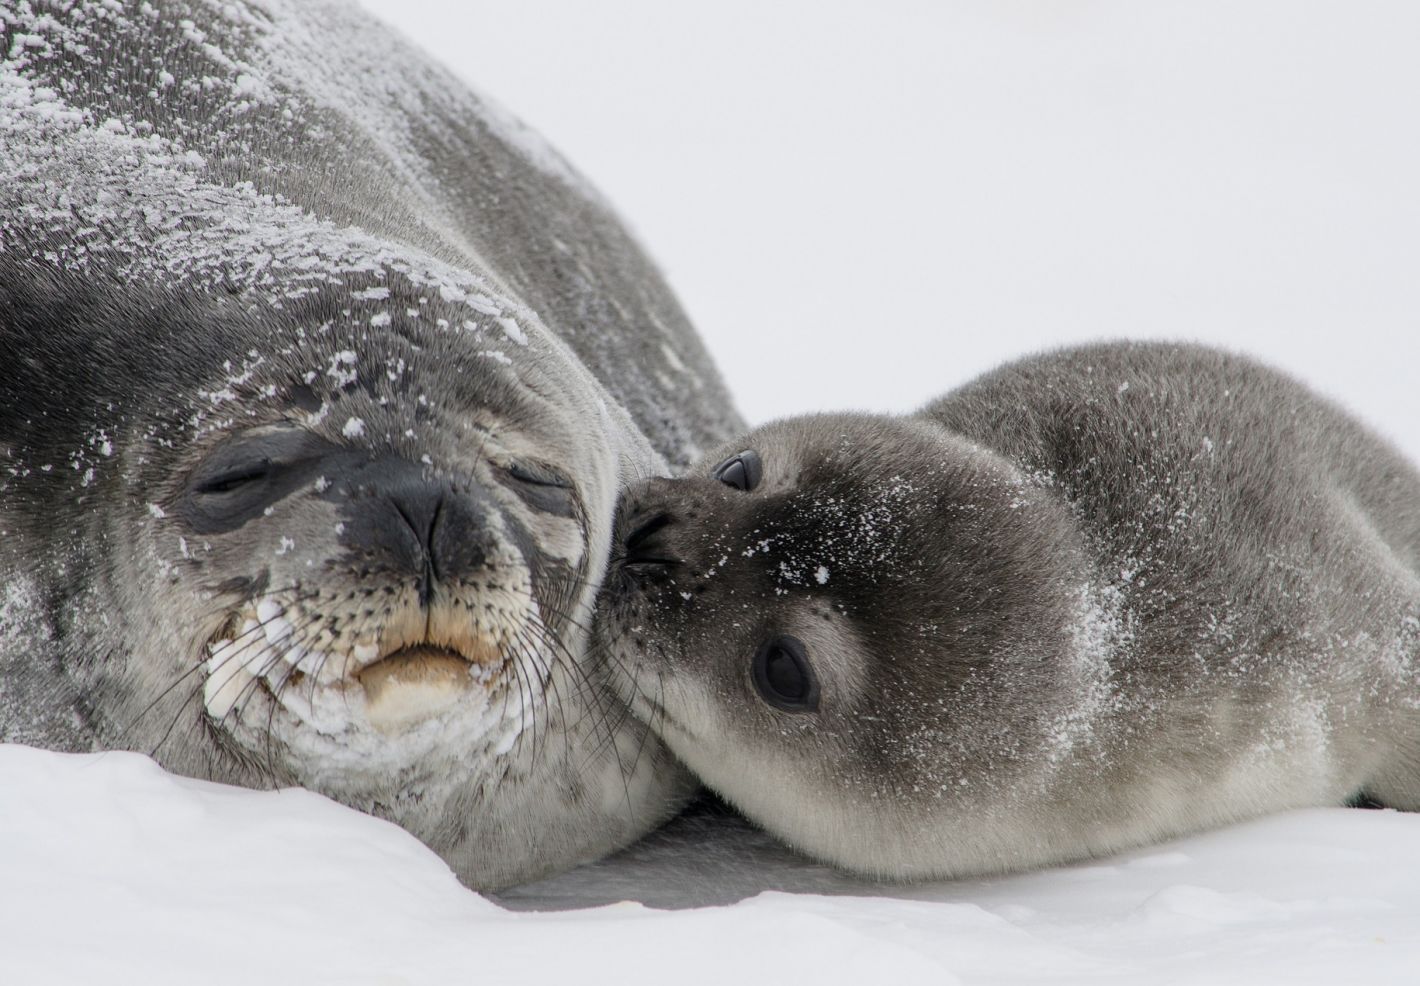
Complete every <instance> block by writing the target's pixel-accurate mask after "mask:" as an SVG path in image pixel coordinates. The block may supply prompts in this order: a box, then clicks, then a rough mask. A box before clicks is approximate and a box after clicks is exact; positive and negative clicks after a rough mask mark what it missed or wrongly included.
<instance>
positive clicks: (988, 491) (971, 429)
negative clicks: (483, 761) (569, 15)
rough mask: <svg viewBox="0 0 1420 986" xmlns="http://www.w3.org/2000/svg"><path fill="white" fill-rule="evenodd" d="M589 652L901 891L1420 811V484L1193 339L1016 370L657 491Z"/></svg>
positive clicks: (757, 444)
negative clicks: (1295, 817)
mask: <svg viewBox="0 0 1420 986" xmlns="http://www.w3.org/2000/svg"><path fill="white" fill-rule="evenodd" d="M619 532H620V533H619V534H618V544H619V557H618V558H617V560H616V562H615V563H614V566H613V570H614V575H613V576H612V577H610V578H609V579H608V580H607V583H606V587H605V590H604V593H603V596H602V599H601V601H600V603H599V622H598V626H599V641H600V643H601V645H602V646H603V647H605V648H606V650H607V652H608V658H607V660H608V664H609V666H610V667H611V668H612V669H613V672H614V675H615V678H616V680H617V683H618V685H617V687H618V688H619V690H620V691H621V693H622V694H623V696H624V698H625V699H626V701H627V702H628V703H629V704H630V705H631V707H632V708H633V709H634V711H635V712H636V714H637V715H638V716H640V717H641V718H643V719H644V720H645V721H646V722H647V723H649V724H651V725H652V726H653V727H654V729H655V730H656V731H657V733H659V735H660V736H661V737H662V738H663V739H664V740H665V741H666V743H667V744H668V745H669V746H670V748H671V749H672V751H674V753H675V754H676V755H677V756H678V757H680V758H681V760H683V761H684V762H685V763H686V765H687V766H689V767H690V768H691V769H692V770H693V771H695V772H696V773H697V774H698V775H699V776H700V777H701V778H702V779H703V780H704V782H705V783H706V784H707V785H708V786H709V787H711V788H712V789H714V790H715V791H717V792H719V793H720V794H721V795H722V796H724V797H725V798H726V799H727V800H729V801H730V802H732V803H733V804H734V805H735V806H737V807H738V808H740V809H741V810H743V811H744V812H745V814H746V815H748V816H749V817H750V818H751V819H752V820H754V821H756V822H758V823H760V824H761V825H763V826H765V827H766V828H767V829H769V830H770V831H771V832H773V833H775V834H777V835H778V836H779V837H780V838H782V839H784V840H785V841H786V842H787V843H789V844H790V845H791V846H793V847H796V848H798V849H800V850H802V851H803V852H805V853H807V854H809V855H811V856H814V857H817V858H819V859H822V860H826V861H828V862H831V863H834V864H837V865H839V866H842V867H846V868H850V869H853V870H856V871H859V872H861V873H865V874H870V875H872V876H875V877H880V878H890V879H895V880H920V879H928V878H940V877H958V876H965V875H968V874H981V873H992V872H1002V871H1008V870H1020V869H1024V868H1029V867H1037V866H1043V865H1047V864H1052V863H1059V862H1063V861H1067V860H1072V859H1080V858H1084V857H1090V856H1099V855H1104V854H1107V853H1111V852H1114V851H1117V850H1120V849H1124V848H1127V847H1131V846H1138V845H1141V844H1146V843H1150V842H1155V841H1157V840H1161V839H1166V838H1169V837H1171V836H1175V835H1179V834H1181V833H1187V832H1191V831H1195V830H1199V829H1204V828H1207V827H1210V826H1217V825H1222V824H1226V823H1228V822H1232V821H1236V820H1239V819H1243V818H1247V817H1250V816H1255V815H1258V814H1261V813H1264V812H1272V811H1279V810H1283V809H1287V808H1295V807H1303V806H1318V805H1339V804H1343V803H1346V802H1348V800H1351V799H1365V800H1369V801H1374V802H1377V803H1379V804H1382V805H1388V806H1391V807H1395V808H1400V809H1406V810H1415V809H1420V663H1417V658H1420V475H1417V473H1416V471H1415V470H1414V469H1413V468H1412V467H1411V466H1410V465H1409V464H1408V463H1407V462H1406V461H1404V460H1403V458H1402V457H1401V456H1400V455H1399V454H1398V453H1397V452H1396V451H1395V450H1394V449H1392V448H1391V447H1390V446H1389V445H1388V444H1387V443H1386V442H1385V441H1383V440H1382V439H1380V438H1378V437H1377V436H1376V435H1375V434H1373V433H1372V432H1370V431H1368V430H1367V429H1366V428H1365V427H1363V426H1362V425H1361V424H1359V423H1358V422H1356V421H1355V420H1354V419H1353V418H1351V417H1349V416H1348V415H1347V414H1346V413H1344V412H1343V411H1342V410H1340V409H1339V408H1337V407H1336V406H1334V405H1333V404H1330V403H1328V402H1327V401H1325V400H1323V399H1322V398H1320V397H1318V396H1317V395H1316V394H1314V393H1312V392H1311V391H1309V390H1307V389H1306V388H1305V387H1303V386H1301V385H1299V384H1298V383H1296V382H1294V381H1292V380H1290V379H1288V378H1287V377H1285V376H1283V375H1282V374H1280V373H1277V372H1275V371H1273V370H1270V369H1268V368H1266V367H1264V366H1261V365H1259V364H1257V363H1255V362H1253V361H1251V360H1248V359H1245V358H1241V357H1238V356H1234V355H1229V354H1226V353H1223V352H1218V351H1214V350H1210V349H1205V348H1196V347H1191V346H1171V345H1158V344H1116V345H1101V346H1095V347H1090V348H1080V349H1069V350H1065V351H1061V352H1056V353H1052V354H1047V355H1042V356H1036V357H1033V358H1028V359H1024V360H1022V361H1020V362H1017V363H1013V364H1010V365H1007V366H1005V367H1004V368H1002V369H999V370H997V371H995V372H993V373H990V374H987V375H986V376H984V377H982V378H980V379H978V380H976V381H975V382H972V383H970V384H968V385H966V386H964V387H962V388H961V389H959V390H956V391H954V392H952V393H950V394H948V395H947V396H945V397H943V398H941V399H940V400H937V401H936V402H934V403H932V404H930V405H928V406H927V407H925V408H923V409H922V410H921V411H919V412H918V413H915V414H912V415H908V416H905V417H875V416H867V415H861V414H824V415H815V416H810V417H804V418H797V419H791V420H786V421H781V422H778V423H775V424H770V425H767V426H765V427H763V428H760V429H758V430H756V431H753V432H751V433H750V434H749V435H748V436H747V437H745V438H742V439H739V440H736V441H734V442H732V443H730V444H728V445H725V446H723V447H722V448H721V449H719V450H717V451H714V452H712V453H711V454H710V456H709V457H708V458H707V459H706V460H705V461H704V462H703V463H702V464H700V465H698V466H696V467H694V468H693V469H692V470H691V475H690V476H689V477H687V478H681V479H675V480H667V479H652V480H649V481H647V482H645V483H642V484H639V485H637V486H635V487H633V488H632V489H631V490H629V491H628V492H627V494H626V495H625V497H624V502H623V505H622V507H621V510H620V514H619Z"/></svg>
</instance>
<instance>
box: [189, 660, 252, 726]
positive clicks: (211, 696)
mask: <svg viewBox="0 0 1420 986" xmlns="http://www.w3.org/2000/svg"><path fill="white" fill-rule="evenodd" d="M253 680H254V679H253V678H252V676H251V674H250V673H248V672H247V669H246V668H244V667H242V666H241V665H240V664H237V663H236V662H233V663H231V664H230V665H227V666H225V667H221V668H219V669H218V670H216V671H215V672H213V673H211V674H209V675H208V676H207V681H206V682H205V683H204V684H203V686H202V704H203V705H204V706H205V707H206V709H207V712H208V714H210V715H211V716H212V717H213V718H214V719H222V718H224V717H225V716H226V715H227V713H229V712H231V711H232V707H233V706H235V705H236V704H237V701H238V700H239V699H240V698H241V696H242V693H243V692H244V691H245V690H246V688H247V686H248V685H250V684H251V683H252V681H253Z"/></svg>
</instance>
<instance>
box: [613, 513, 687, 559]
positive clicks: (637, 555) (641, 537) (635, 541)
mask: <svg viewBox="0 0 1420 986" xmlns="http://www.w3.org/2000/svg"><path fill="white" fill-rule="evenodd" d="M673 523H675V518H673V517H672V516H671V515H670V514H668V513H665V512H662V513H658V514H656V515H655V516H653V517H651V518H650V519H649V520H646V521H644V522H643V523H641V524H640V525H638V526H637V527H635V528H634V529H633V530H632V531H631V533H630V534H628V535H627V536H626V543H625V544H624V545H623V547H622V556H621V559H622V565H623V566H624V567H627V568H630V567H632V566H633V565H678V564H680V559H679V558H675V557H673V556H672V555H671V552H670V551H669V549H668V548H667V546H666V545H665V543H664V541H663V539H662V538H660V537H657V535H658V534H660V533H661V531H663V530H665V528H667V527H669V526H670V525H671V524H673Z"/></svg>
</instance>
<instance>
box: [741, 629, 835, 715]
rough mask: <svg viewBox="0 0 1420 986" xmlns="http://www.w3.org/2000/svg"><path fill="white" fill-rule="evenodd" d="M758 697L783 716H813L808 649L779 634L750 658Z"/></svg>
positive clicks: (815, 695)
mask: <svg viewBox="0 0 1420 986" xmlns="http://www.w3.org/2000/svg"><path fill="white" fill-rule="evenodd" d="M751 673H752V674H753V676H754V687H755V688H756V689H757V690H758V691H759V694H760V697H761V698H763V699H764V700H765V701H766V702H768V703H769V704H770V705H772V706H773V707H774V708H776V709H779V710H781V711H783V712H817V711H818V700H819V687H818V676H817V675H815V674H814V669H813V665H812V664H810V663H809V652H808V648H807V647H805V646H804V642H803V641H802V640H800V639H799V638H798V637H791V636H789V635H788V634H780V635H779V636H777V637H773V638H771V639H770V640H767V641H765V643H764V645H763V646H762V647H760V648H759V650H758V651H757V652H756V653H755V655H754V664H753V666H752V669H751Z"/></svg>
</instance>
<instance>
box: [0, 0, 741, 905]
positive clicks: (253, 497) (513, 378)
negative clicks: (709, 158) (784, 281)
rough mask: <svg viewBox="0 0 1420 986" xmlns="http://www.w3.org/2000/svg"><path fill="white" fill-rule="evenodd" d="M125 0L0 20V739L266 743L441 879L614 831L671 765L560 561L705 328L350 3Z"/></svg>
mask: <svg viewBox="0 0 1420 986" xmlns="http://www.w3.org/2000/svg"><path fill="white" fill-rule="evenodd" d="M163 6H165V5H164V4H161V3H160V4H158V7H159V8H161V7H163ZM175 6H181V5H175ZM144 10H145V11H147V10H148V8H147V7H145V8H144ZM156 12H157V13H158V14H159V16H157V17H150V16H149V15H148V13H146V12H141V11H140V12H133V13H131V14H130V13H128V12H123V11H118V10H114V9H110V6H109V5H106V4H104V3H101V2H97V0H95V2H85V3H81V4H80V5H79V6H78V7H77V8H76V9H75V10H74V11H72V12H71V13H72V15H73V16H71V17H68V18H66V19H65V20H64V22H63V23H60V22H59V21H56V20H55V19H54V18H50V17H48V16H47V15H43V14H38V13H31V12H27V11H25V10H20V11H17V12H15V13H14V16H13V18H12V20H13V23H12V24H11V25H9V27H11V28H15V29H18V30H20V31H22V32H24V33H25V36H26V38H27V39H29V40H27V41H26V44H25V45H22V46H9V47H8V48H7V49H6V51H7V52H8V54H7V55H6V58H7V61H6V63H5V65H4V67H3V71H0V87H3V91H0V132H3V133H4V135H5V137H4V147H5V152H4V154H3V155H0V242H2V243H3V245H4V249H3V250H2V251H0V349H3V351H4V352H5V353H6V354H14V355H15V357H16V358H15V359H14V360H13V362H12V363H11V364H9V365H8V366H7V368H6V370H5V372H4V373H0V465H3V470H0V531H3V533H4V537H3V538H0V580H3V586H0V588H3V589H4V593H5V594H4V597H3V600H4V605H3V617H4V618H3V619H0V680H3V684H4V688H5V690H6V694H7V696H11V697H15V698H16V700H15V701H7V702H4V703H0V739H17V740H23V741H25V742H31V743H38V744H40V745H45V746H50V747H55V748H66V749H92V748H123V749H133V750H140V751H144V752H148V753H151V754H152V755H153V756H155V757H156V758H157V759H158V760H159V761H160V762H161V763H162V764H164V765H165V766H166V767H168V768H169V769H172V770H175V771H179V772H182V773H186V774H191V775H194V776H199V777H207V778H213V779H216V780H221V781H226V782H230V783H237V784H245V785H251V786H267V785H273V784H276V785H282V784H292V783H295V784H301V785H304V786H307V787H309V788H312V789H314V790H317V791H321V792H323V793H325V794H328V795H330V796H331V797H334V798H337V799H338V800H340V801H343V802H345V803H346V804H349V805H352V806H354V807H357V808H360V809H362V810H365V811H370V812H374V813H377V814H380V815H382V816H384V817H387V818H390V819H392V820H394V821H396V822H398V823H399V824H401V825H403V826H405V827H406V828H408V829H409V830H410V831H412V832H414V833H415V834H416V835H418V836H419V837H421V838H422V839H424V841H426V842H427V843H428V844H429V845H430V846H431V847H432V848H434V849H435V850H436V851H438V852H439V853H440V854H442V855H443V856H444V858H445V859H447V860H448V861H449V863H450V864H451V865H452V866H453V867H454V869H455V870H456V872H457V873H458V874H459V876H460V878H461V879H463V880H464V881H465V882H466V883H468V884H469V885H471V886H475V887H479V888H492V887H499V886H505V885H508V884H510V883H515V882H519V881H522V880H527V879H532V878H534V877H536V876H539V875H542V874H545V873H549V872H552V871H555V870H557V869H561V868H565V867H567V866H571V865H573V864H575V863H578V862H581V861H583V860H587V859H591V858H595V857H597V856H600V855H603V854H605V853H606V852H608V851H610V850H612V849H614V848H616V847H618V846H620V845H624V844H626V843H627V842H628V841H630V840H631V839H633V838H635V837H636V836H637V835H639V834H640V833H642V832H644V831H646V830H647V829H649V828H650V827H652V826H653V825H655V824H656V823H658V822H659V821H661V820H662V819H663V818H665V817H666V816H667V815H668V814H669V813H672V812H674V811H675V809H676V808H677V806H678V805H679V804H680V803H681V802H682V801H683V800H684V798H685V796H686V795H687V793H688V791H689V789H690V787H691V782H690V781H689V779H688V777H687V775H686V774H685V772H684V770H683V769H682V768H681V767H679V766H678V765H677V764H676V763H675V761H674V760H673V759H672V758H671V757H670V756H669V754H668V753H667V752H666V751H665V749H664V747H663V746H662V745H661V744H660V743H659V741H657V740H656V739H655V738H654V737H651V736H649V735H648V734H647V733H646V730H645V729H644V727H642V726H640V725H639V724H638V723H637V722H636V721H635V720H634V718H632V717H630V716H628V715H627V714H626V712H625V709H624V707H623V706H622V705H621V704H620V703H619V701H618V699H617V698H616V696H615V694H614V693H613V692H612V691H611V690H610V689H609V688H608V687H607V685H606V683H605V682H604V681H603V677H602V671H601V669H600V668H599V666H598V665H597V663H596V661H595V660H593V658H592V656H591V655H590V653H589V647H588V634H589V626H590V623H591V619H592V612H593V599H594V596H595V593H596V592H597V589H598V587H599V585H600V583H601V581H602V573H603V571H604V569H605V567H606V564H607V558H608V545H609V541H610V527H611V518H612V512H613V508H614V504H615V501H616V498H617V495H618V492H619V490H620V489H621V488H623V487H624V486H625V485H627V484H628V483H630V482H631V481H632V480H633V479H635V478H637V477H641V476H646V475H656V474H663V473H665V472H667V471H669V470H670V468H671V467H672V466H673V465H674V464H677V463H682V462H684V461H687V460H688V459H689V458H691V457H693V456H694V454H696V452H697V451H698V449H699V448H700V447H702V446H704V445H706V444H711V443H713V442H715V441H718V440H720V439H721V438H723V437H724V435H726V434H728V433H729V432H730V431H731V430H733V429H735V428H737V427H738V426H739V422H738V420H737V419H736V417H735V415H734V413H733V411H732V410H730V409H729V408H730V403H729V401H728V399H727V397H726V395H725V393H724V390H723V387H722V386H721V384H720V382H719V379H718V377H717V375H716V373H715V370H714V368H713V366H711V365H710V363H709V361H708V359H707V358H706V356H705V354H704V352H703V349H702V348H701V346H700V344H699V342H698V340H697V339H696V338H695V336H694V334H693V332H692V331H691V330H690V327H689V326H688V325H687V324H686V322H685V320H684V317H683V316H682V314H681V313H680V311H679V309H678V307H677V306H676V304H675V302H674V300H673V299H672V298H671V297H670V295H669V293H668V292H667V290H666V289H665V287H664V285H663V283H662V282H661V281H660V279H659V278H658V276H657V275H656V273H655V271H654V270H653V269H652V268H651V267H650V265H649V264H648V263H647V262H646V260H645V258H644V257H643V256H642V255H641V253H640V251H639V250H638V249H637V248H636V246H635V244H634V243H633V242H632V241H631V240H630V239H629V238H628V237H627V236H626V234H625V233H624V231H623V230H622V229H621V227H620V226H619V224H618V223H617V222H616V220H615V218H614V217H613V216H611V215H610V214H609V213H608V212H607V211H606V209H605V207H604V206H603V205H602V204H601V203H600V201H599V200H598V198H597V197H596V195H595V194H594V193H592V192H591V191H590V190H589V189H588V188H587V187H586V186H585V184H584V183H583V182H582V181H581V179H580V178H579V177H578V176H577V175H576V174H575V173H574V172H572V171H571V170H570V169H569V168H568V167H567V166H566V165H565V164H564V163H563V162H562V161H561V159H560V158H558V157H557V156H556V154H555V153H553V152H551V151H550V150H548V149H547V148H544V147H542V146H541V145H539V144H538V143H537V142H536V139H535V138H534V137H533V136H532V135H531V134H530V133H528V132H527V131H526V130H525V129H524V128H522V127H521V125H519V124H516V122H515V121H509V120H507V119H506V118H504V117H502V116H501V115H499V114H497V113H496V112H494V111H492V110H490V109H489V108H488V107H486V106H485V105H484V104H483V103H482V102H481V101H480V100H478V99H477V97H475V96H473V95H471V94H470V93H468V92H467V91H466V90H464V89H463V88H462V87H461V86H460V85H459V84H458V83H457V82H455V81H454V80H452V79H451V78H449V77H448V76H447V75H445V74H444V73H443V72H441V71H440V70H438V69H437V68H435V67H431V66H429V65H428V64H427V63H425V62H424V61H423V59H422V58H421V57H420V56H419V55H418V53H416V52H412V51H409V50H408V49H406V48H405V47H404V46H403V45H402V44H401V43H400V42H399V41H398V40H397V39H394V38H391V37H390V36H389V34H388V33H387V32H386V31H385V30H384V29H383V28H381V27H380V26H379V25H377V24H374V23H373V22H371V21H369V20H368V19H366V18H365V17H364V16H363V15H362V14H360V13H359V11H358V10H355V9H352V8H349V7H346V6H333V7H325V6H322V5H320V4H315V5H301V6H298V7H291V8H287V7H286V6H284V5H283V4H281V3H276V4H263V5H261V6H260V8H257V7H251V8H247V7H244V6H243V5H242V4H240V3H238V4H236V5H228V6H226V7H224V8H223V13H222V14H221V15H217V14H211V15H210V16H209V15H204V14H202V13H201V12H197V13H194V12H193V11H191V10H188V9H187V8H186V7H185V6H181V9H174V10H170V11H163V10H157V11H156ZM386 65H389V66H399V68H398V71H397V72H396V71H394V70H390V71H388V72H386V71H384V70H383V69H381V66H386ZM314 80H323V81H320V82H319V84H317V81H314ZM330 80H336V81H335V82H334V83H331V82H330ZM16 600H18V601H19V602H15V601H16ZM14 613H21V614H22V617H23V618H18V617H17V618H12V614H14Z"/></svg>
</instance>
